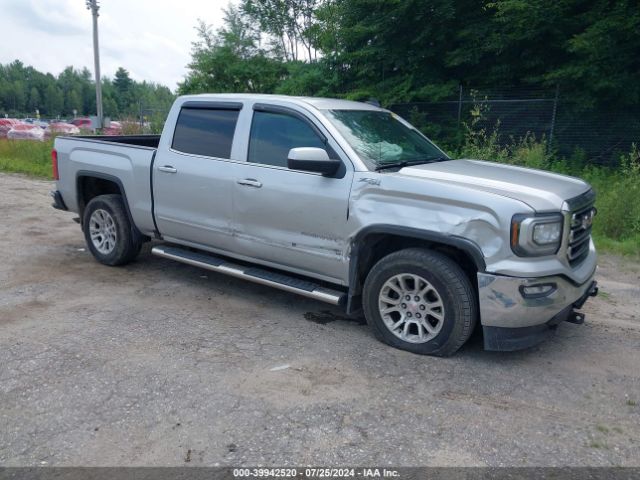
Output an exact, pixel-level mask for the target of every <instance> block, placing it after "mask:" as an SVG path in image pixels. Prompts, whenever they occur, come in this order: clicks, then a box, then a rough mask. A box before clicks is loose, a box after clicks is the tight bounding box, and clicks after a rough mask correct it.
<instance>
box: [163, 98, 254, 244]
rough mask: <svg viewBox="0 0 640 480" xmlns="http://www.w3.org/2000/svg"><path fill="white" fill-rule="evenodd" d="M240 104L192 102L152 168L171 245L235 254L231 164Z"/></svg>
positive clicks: (184, 108) (185, 106)
mask: <svg viewBox="0 0 640 480" xmlns="http://www.w3.org/2000/svg"><path fill="white" fill-rule="evenodd" d="M241 108H242V103H239V102H201V101H191V102H186V103H184V104H183V105H182V108H181V110H180V113H179V115H178V118H177V121H176V126H175V130H174V132H173V138H172V139H170V144H169V145H163V146H161V148H159V149H158V154H157V156H156V159H155V161H154V165H153V172H152V175H153V192H154V212H155V218H156V223H157V226H158V230H159V231H160V233H161V235H162V236H163V237H164V238H165V239H167V240H170V241H171V240H177V241H179V242H181V243H190V244H194V245H195V246H203V247H213V248H216V249H222V250H230V249H232V245H233V241H232V231H233V230H232V222H233V206H232V197H233V190H234V187H235V181H236V177H237V176H238V172H237V171H236V168H237V163H236V162H234V161H233V160H232V158H231V157H232V146H233V139H234V132H235V129H236V125H237V122H238V115H239V113H240V110H241Z"/></svg>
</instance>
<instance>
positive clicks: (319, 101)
mask: <svg viewBox="0 0 640 480" xmlns="http://www.w3.org/2000/svg"><path fill="white" fill-rule="evenodd" d="M187 97H188V98H193V99H196V98H197V99H202V100H217V99H224V100H262V101H265V102H267V101H273V100H276V101H278V100H279V101H287V102H293V103H297V104H299V105H305V104H306V105H311V106H313V107H315V108H317V109H320V110H380V107H376V106H375V105H371V104H369V103H364V102H354V101H351V100H341V99H338V98H322V97H295V96H290V95H267V94H255V93H202V94H199V95H188V96H187Z"/></svg>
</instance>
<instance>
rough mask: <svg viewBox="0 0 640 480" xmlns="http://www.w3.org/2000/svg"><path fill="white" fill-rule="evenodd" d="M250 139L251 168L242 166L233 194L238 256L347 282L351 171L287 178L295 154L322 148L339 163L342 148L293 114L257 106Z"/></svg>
mask: <svg viewBox="0 0 640 480" xmlns="http://www.w3.org/2000/svg"><path fill="white" fill-rule="evenodd" d="M248 114H249V112H248V111H247V112H244V115H248ZM248 135H249V138H248V153H247V162H246V163H244V164H238V170H237V177H236V180H237V181H236V185H235V191H234V203H235V215H236V222H237V225H236V228H237V230H238V243H237V247H236V248H237V249H238V251H240V252H241V253H243V254H244V255H246V256H250V257H252V258H255V259H259V260H262V261H267V262H269V263H274V264H277V265H278V266H282V267H285V268H287V269H289V270H294V271H298V272H299V273H304V274H310V275H313V276H316V277H318V278H323V279H325V280H329V281H338V279H340V278H343V277H344V275H345V269H346V263H345V261H344V255H345V250H346V237H347V218H348V202H349V192H350V189H351V181H352V178H353V170H352V166H351V164H350V163H349V162H348V160H346V159H344V158H343V159H341V160H342V161H343V165H342V167H341V168H340V170H339V171H338V173H337V174H336V175H334V176H333V177H324V176H322V175H321V174H318V173H311V172H302V171H295V170H289V169H288V168H287V157H288V153H289V150H290V149H291V148H294V147H319V148H324V149H326V150H327V151H328V153H329V154H330V156H332V157H334V158H340V157H339V156H338V154H337V153H336V150H337V149H338V148H339V147H338V146H337V144H335V143H334V142H333V140H332V139H328V138H327V136H326V135H325V134H324V133H323V132H322V131H321V130H320V126H319V125H318V124H315V123H314V122H312V121H311V120H310V119H309V118H308V117H305V115H304V114H302V113H301V112H299V111H296V110H294V109H290V108H285V107H276V106H270V105H259V104H258V105H255V106H254V112H253V118H252V121H251V128H250V132H249V133H248Z"/></svg>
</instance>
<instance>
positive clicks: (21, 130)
mask: <svg viewBox="0 0 640 480" xmlns="http://www.w3.org/2000/svg"><path fill="white" fill-rule="evenodd" d="M7 138H8V139H9V140H39V141H42V140H44V129H42V128H40V127H39V126H37V125H31V124H29V123H23V124H19V125H14V126H13V127H12V128H11V130H9V131H8V132H7Z"/></svg>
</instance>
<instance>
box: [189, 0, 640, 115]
mask: <svg viewBox="0 0 640 480" xmlns="http://www.w3.org/2000/svg"><path fill="white" fill-rule="evenodd" d="M639 32H640V6H639V5H638V2H637V1H636V0H616V1H611V0H526V1H525V0H499V1H496V0H429V1H424V0H239V2H237V3H235V4H230V5H229V7H228V8H227V9H226V13H225V17H224V23H223V26H222V27H221V28H219V29H217V30H214V29H212V28H211V26H209V25H207V24H206V23H205V22H204V21H200V22H199V25H198V41H197V42H196V43H194V45H193V50H192V62H191V64H190V65H189V73H188V75H187V76H186V78H185V80H184V82H182V83H181V84H180V87H179V92H180V93H195V92H263V93H282V94H293V95H323V96H340V97H347V98H353V99H363V98H369V97H374V98H377V99H379V100H380V101H381V102H382V103H383V104H391V103H395V102H409V101H424V100H431V101H433V100H439V99H443V98H446V97H450V96H452V95H454V94H455V92H456V91H457V89H458V87H459V85H465V86H471V87H476V88H482V87H496V86H498V87H532V86H536V87H549V88H555V87H556V86H558V85H559V86H560V87H561V89H562V92H563V93H564V95H566V96H567V97H571V98H572V99H573V100H574V101H575V103H576V104H579V105H581V106H583V107H585V108H592V107H607V108H620V107H621V106H628V105H639V104H640V35H639Z"/></svg>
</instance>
